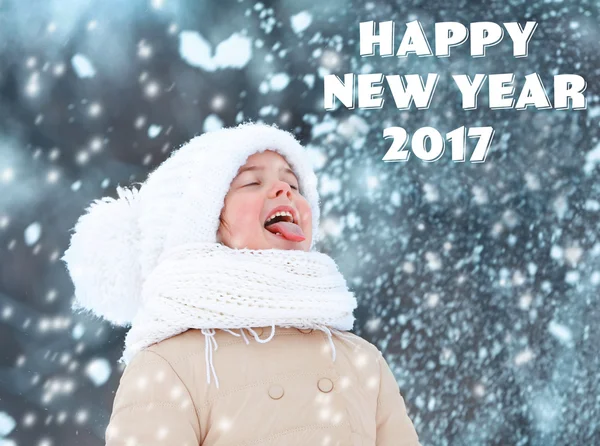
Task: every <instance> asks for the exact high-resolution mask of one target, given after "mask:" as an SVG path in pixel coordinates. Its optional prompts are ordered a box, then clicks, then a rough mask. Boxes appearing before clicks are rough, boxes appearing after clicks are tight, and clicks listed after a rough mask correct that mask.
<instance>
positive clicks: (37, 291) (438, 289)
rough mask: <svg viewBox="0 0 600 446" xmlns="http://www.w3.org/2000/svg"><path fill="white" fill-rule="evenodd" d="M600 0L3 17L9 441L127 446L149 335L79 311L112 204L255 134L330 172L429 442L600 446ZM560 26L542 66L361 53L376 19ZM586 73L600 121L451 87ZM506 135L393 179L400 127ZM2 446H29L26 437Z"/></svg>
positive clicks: (353, 255)
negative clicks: (351, 78)
mask: <svg viewBox="0 0 600 446" xmlns="http://www.w3.org/2000/svg"><path fill="white" fill-rule="evenodd" d="M599 16H600V11H599V5H598V2H597V1H586V0H578V1H567V0H564V1H563V0H543V1H542V0H535V1H516V0H501V1H486V2H485V3H484V2H481V3H478V2H474V1H470V0H469V1H467V0H463V1H446V0H444V1H438V0H433V1H421V0H406V1H402V2H400V1H398V2H392V1H367V2H356V3H355V4H352V3H350V2H345V1H340V0H337V1H336V0H332V1H314V0H310V1H309V0H284V1H280V2H276V3H274V4H272V5H269V4H265V3H253V2H251V1H248V0H222V1H220V2H208V1H205V0H187V1H185V0H131V1H117V0H104V1H73V0H71V1H65V0H61V1H59V0H44V1H39V0H35V1H34V0H28V1H17V0H13V1H6V0H0V25H1V26H0V45H2V46H1V48H2V50H1V52H0V191H1V193H0V348H1V350H0V351H1V354H0V445H2V446H7V445H11V446H13V445H25V446H71V445H86V446H87V445H90V446H97V445H102V444H104V442H103V438H104V430H105V428H106V425H107V423H108V418H109V416H110V410H111V407H112V402H113V398H114V392H115V390H116V388H117V387H118V383H119V379H120V376H121V373H122V369H121V367H120V366H118V365H117V360H118V358H119V357H120V354H121V350H122V347H123V341H124V336H125V332H126V329H125V328H119V327H117V328H115V327H112V326H111V325H110V324H108V323H107V322H104V321H102V320H97V319H92V318H90V317H85V316H83V315H74V314H72V313H71V311H70V302H71V299H72V295H73V288H72V283H71V282H70V279H69V277H68V275H67V272H66V270H65V267H64V265H63V264H62V262H61V261H60V260H59V258H60V257H61V256H62V254H63V252H64V250H65V249H66V248H67V246H68V240H69V235H70V233H69V230H70V229H71V228H72V227H73V225H74V224H75V221H76V220H77V218H78V217H79V216H80V215H81V213H82V212H83V209H84V208H85V207H86V206H87V205H88V204H89V203H90V202H91V201H92V200H94V199H96V198H99V197H102V196H106V195H110V196H113V197H115V196H116V192H115V187H116V186H117V184H121V185H126V184H129V183H130V182H132V181H143V180H144V179H145V177H146V175H147V174H148V172H149V171H151V170H152V169H154V168H155V167H156V166H157V165H158V164H160V162H162V161H163V160H164V159H165V158H166V157H167V155H168V153H169V152H170V151H171V150H173V149H175V148H177V147H178V146H179V145H181V144H183V143H184V142H185V141H187V140H188V139H190V138H191V137H193V136H194V135H197V134H200V133H202V132H204V131H208V130H212V129H216V128H219V127H220V126H224V125H226V126H230V125H235V124H236V123H238V122H240V121H242V120H244V119H247V118H250V119H253V120H262V121H264V122H269V123H271V122H274V123H277V124H278V125H279V126H281V127H283V128H286V129H288V130H291V131H294V132H295V134H296V135H297V137H298V138H299V139H300V140H301V141H302V142H303V143H304V144H305V145H307V146H308V147H309V149H310V150H311V154H312V156H313V157H314V161H315V168H316V170H317V175H318V177H319V179H320V192H321V194H322V200H323V207H322V215H323V218H322V230H323V231H324V233H325V238H324V240H323V241H322V243H321V246H320V249H321V250H322V251H324V252H327V253H329V254H330V255H332V256H333V257H334V258H335V259H337V260H339V265H340V268H341V269H342V272H343V273H344V275H345V276H346V277H347V278H348V280H349V284H350V285H351V288H352V289H353V290H354V291H355V292H356V295H357V298H358V299H359V308H358V309H357V310H356V312H355V315H356V316H357V322H356V325H355V329H354V332H355V333H356V334H358V335H360V336H362V337H364V338H366V339H367V340H369V341H371V342H373V343H374V344H375V345H377V346H378V347H379V348H380V349H381V350H382V351H383V352H384V355H385V357H386V359H387V360H388V362H389V363H390V365H391V367H392V370H393V371H394V373H395V375H396V377H397V379H398V383H399V385H400V388H401V391H402V393H403V395H404V398H405V400H406V403H407V407H408V411H409V414H410V416H411V418H412V420H413V422H414V423H415V426H416V428H417V431H418V432H419V435H420V437H421V440H422V444H423V445H424V446H426V445H427V446H429V445H432V446H433V445H440V446H442V445H469V446H472V445H540V446H552V445H586V446H588V445H598V444H600V391H599V384H600V372H599V370H600V356H599V353H598V351H599V344H600V324H599V321H600V308H599V303H600V298H599V295H600V294H599V293H600V238H599V237H598V234H599V229H600V222H599V216H600V184H599V181H598V179H597V177H598V174H599V173H600V166H599V164H600V125H599V124H600V98H599V96H598V94H599V91H598V90H599V89H598V84H597V82H596V80H597V79H598V76H599V75H600V62H599V59H600V56H599V54H600V44H599V42H600V21H599V19H598V17H599ZM366 20H375V21H387V20H394V21H395V22H396V36H397V41H396V42H395V48H396V49H397V45H399V41H400V38H401V36H402V34H403V32H404V29H405V23H406V22H408V21H411V20H419V21H420V22H421V23H422V25H423V28H424V30H425V32H426V33H427V36H428V39H429V40H430V42H432V41H433V30H434V27H433V24H434V23H435V22H440V21H459V22H461V23H463V24H466V25H468V24H469V23H470V22H475V21H482V20H487V21H493V22H498V23H502V22H509V21H510V22H514V21H518V22H519V23H521V24H524V23H525V22H526V21H527V20H535V21H537V22H538V28H537V29H536V31H535V33H534V35H533V37H532V40H531V42H530V43H529V57H527V58H522V59H515V58H513V57H512V45H511V41H510V39H509V38H508V35H507V34H506V35H505V39H504V40H503V41H502V42H501V43H500V44H498V45H496V46H494V47H491V48H488V50H487V52H486V54H487V56H486V57H484V58H479V59H473V58H471V57H470V56H469V52H468V48H469V47H468V45H463V46H462V47H460V48H453V49H452V53H451V56H450V57H449V58H443V59H442V58H437V57H426V58H418V57H416V56H412V57H408V58H406V59H398V58H396V57H388V58H381V57H378V56H375V57H365V58H361V57H360V55H359V47H358V38H359V34H358V29H359V28H358V24H359V22H360V21H366ZM349 72H353V73H356V74H358V73H370V72H381V73H384V74H386V75H392V74H422V75H426V74H427V73H428V72H435V73H439V74H440V81H439V83H438V86H437V89H436V92H435V96H434V100H433V103H432V105H431V107H430V109H428V110H414V109H413V110H410V111H399V110H396V109H394V105H393V104H394V103H393V100H392V97H391V95H390V94H389V93H387V94H386V95H385V96H384V98H385V100H386V103H385V105H384V106H383V108H382V109H378V110H360V109H355V110H347V109H345V107H344V106H340V107H338V108H337V109H336V110H334V111H329V112H326V111H325V110H324V109H323V76H324V75H325V74H330V73H332V74H337V75H338V76H340V77H341V78H343V74H344V73H349ZM508 72H513V73H515V85H516V87H517V88H516V92H517V93H518V92H519V91H520V87H521V86H522V85H523V81H524V76H525V75H526V74H530V73H533V72H537V73H538V74H539V75H540V77H541V78H542V80H543V82H544V85H545V86H546V88H547V89H548V96H549V98H550V99H551V100H552V76H554V75H556V74H580V75H582V76H583V77H584V78H585V79H586V80H587V82H588V87H587V90H586V91H585V95H586V98H587V102H588V108H587V110H580V111H573V110H567V111H564V110H544V111H542V110H535V109H532V108H529V109H528V110H526V111H517V110H490V109H489V107H488V106H487V105H488V103H487V97H486V96H487V89H486V87H484V88H483V89H482V93H481V94H480V100H479V102H478V103H479V107H478V109H476V110H470V111H464V110H462V109H461V101H460V94H459V91H458V89H457V88H456V86H455V85H454V84H453V82H452V79H451V74H458V73H466V74H469V75H474V74H475V73H485V74H493V73H508ZM394 125H398V126H403V127H405V128H406V129H407V130H408V131H409V132H410V133H412V132H414V131H415V130H416V129H418V128H419V127H422V126H432V127H435V128H437V129H438V130H439V131H441V132H442V133H445V132H448V131H450V130H453V129H455V128H456V127H459V126H462V125H466V126H488V125H489V126H493V127H494V128H495V130H496V135H495V138H494V141H493V143H492V147H491V149H490V152H489V153H488V156H487V161H486V162H485V163H483V164H472V163H469V162H465V163H454V162H453V161H452V160H451V156H450V152H449V151H448V150H447V151H446V153H445V155H444V156H443V157H442V158H441V159H440V160H439V161H436V162H434V163H425V162H421V161H419V160H418V158H416V157H415V156H414V155H413V156H411V158H410V160H409V162H406V163H384V162H382V161H381V158H382V157H383V156H384V154H385V152H386V151H387V149H388V148H389V144H390V140H384V139H383V137H382V131H383V128H385V127H387V126H394ZM2 438H5V439H4V440H3V439H2Z"/></svg>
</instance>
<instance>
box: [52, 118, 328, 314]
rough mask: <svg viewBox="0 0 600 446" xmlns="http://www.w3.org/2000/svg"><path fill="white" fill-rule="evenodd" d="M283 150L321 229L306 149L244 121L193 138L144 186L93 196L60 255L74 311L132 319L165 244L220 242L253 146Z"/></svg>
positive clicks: (314, 226)
mask: <svg viewBox="0 0 600 446" xmlns="http://www.w3.org/2000/svg"><path fill="white" fill-rule="evenodd" d="M265 150H273V151H276V152H278V153H279V154H281V155H282V156H283V157H284V158H285V159H286V161H287V162H288V164H289V165H290V167H291V168H292V170H293V171H294V173H295V174H296V176H297V177H298V180H299V185H300V193H301V194H302V196H303V197H304V198H305V199H306V200H307V201H308V203H309V205H310V207H311V211H312V242H311V246H310V250H311V251H314V250H315V245H316V243H317V242H318V229H319V217H320V211H319V195H318V190H317V177H316V175H315V173H314V171H313V169H312V165H311V162H310V159H309V157H308V154H307V152H306V149H304V148H303V147H302V145H300V143H299V142H298V141H297V140H296V139H295V137H294V136H293V135H292V134H291V133H289V132H287V131H284V130H281V129H279V128H277V126H276V125H268V124H262V123H253V122H251V121H248V122H244V123H242V124H240V125H238V126H237V127H230V128H222V129H220V130H217V131H213V132H208V133H204V134H202V135H201V136H197V137H195V138H193V139H191V140H190V141H189V142H188V143H187V144H184V145H183V146H182V147H180V148H179V149H177V150H175V151H173V153H171V156H170V157H169V158H168V159H166V160H165V161H164V162H163V163H162V164H161V165H159V166H158V167H157V168H156V169H155V170H154V171H153V172H151V173H150V174H149V176H148V178H147V180H146V181H145V182H144V183H143V184H142V186H141V188H140V189H139V190H137V189H135V188H133V189H126V188H122V187H117V193H118V195H119V198H118V199H114V198H111V197H103V198H101V199H98V200H95V201H94V202H93V203H92V204H91V205H90V206H89V207H88V208H87V209H86V211H87V213H85V214H84V215H82V216H81V217H80V218H79V220H78V221H77V223H76V224H75V227H74V228H73V229H74V231H75V232H74V233H73V235H72V236H71V242H70V246H69V248H68V249H67V250H66V251H65V253H64V255H63V257H62V258H61V260H63V261H64V262H65V263H66V265H67V268H68V270H69V273H70V275H71V278H72V281H73V283H74V286H75V301H74V303H73V306H72V309H73V310H90V311H91V312H92V313H93V314H95V315H96V316H100V317H102V318H104V319H106V320H108V321H110V322H111V323H113V324H115V325H121V326H126V325H130V324H131V321H132V319H133V317H134V316H135V314H136V312H137V310H138V308H139V306H140V304H141V294H142V293H141V291H142V286H143V284H144V281H145V279H146V278H147V277H148V275H149V274H150V272H152V270H153V269H154V268H155V267H156V264H157V261H158V259H159V257H160V256H161V254H162V253H163V252H165V250H167V249H171V248H175V247H179V246H182V245H185V244H187V243H195V242H211V243H216V242H217V231H218V228H219V224H220V221H219V216H220V214H221V210H222V208H223V206H224V203H225V196H226V195H227V192H228V191H229V187H230V184H231V182H232V181H233V179H234V178H235V176H236V174H237V171H238V170H239V168H240V167H241V166H243V165H244V164H245V163H246V161H247V159H248V157H249V156H251V155H252V154H254V153H256V152H263V151H265Z"/></svg>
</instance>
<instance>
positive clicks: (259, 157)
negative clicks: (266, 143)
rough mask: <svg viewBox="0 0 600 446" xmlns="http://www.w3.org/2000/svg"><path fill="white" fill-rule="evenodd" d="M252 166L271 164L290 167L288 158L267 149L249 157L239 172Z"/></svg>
mask: <svg viewBox="0 0 600 446" xmlns="http://www.w3.org/2000/svg"><path fill="white" fill-rule="evenodd" d="M250 166H259V167H269V166H282V167H288V168H289V167H290V165H289V164H288V162H287V160H286V159H285V157H284V156H282V155H281V154H279V153H277V152H274V151H271V150H266V151H264V152H257V153H254V154H252V155H250V156H249V157H248V159H247V160H246V163H245V164H244V165H243V166H240V168H239V169H238V173H242V172H244V171H245V170H247V168H248V167H250Z"/></svg>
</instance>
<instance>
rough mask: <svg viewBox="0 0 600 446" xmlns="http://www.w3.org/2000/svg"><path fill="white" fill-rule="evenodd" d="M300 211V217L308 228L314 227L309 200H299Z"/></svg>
mask: <svg viewBox="0 0 600 446" xmlns="http://www.w3.org/2000/svg"><path fill="white" fill-rule="evenodd" d="M297 206H298V211H300V219H301V220H302V224H303V225H304V226H305V227H306V228H310V229H312V212H311V209H310V205H309V204H308V201H306V200H302V201H299V202H298V205H297Z"/></svg>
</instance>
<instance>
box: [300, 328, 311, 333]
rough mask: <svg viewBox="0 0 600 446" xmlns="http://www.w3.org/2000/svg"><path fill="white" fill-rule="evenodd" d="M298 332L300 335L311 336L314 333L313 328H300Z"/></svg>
mask: <svg viewBox="0 0 600 446" xmlns="http://www.w3.org/2000/svg"><path fill="white" fill-rule="evenodd" d="M298 331H299V332H300V333H304V334H309V333H312V332H313V331H314V330H313V329H312V328H298Z"/></svg>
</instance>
